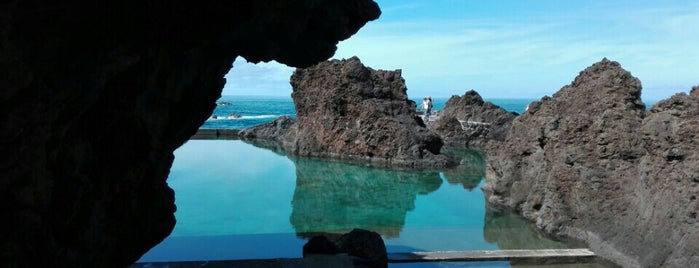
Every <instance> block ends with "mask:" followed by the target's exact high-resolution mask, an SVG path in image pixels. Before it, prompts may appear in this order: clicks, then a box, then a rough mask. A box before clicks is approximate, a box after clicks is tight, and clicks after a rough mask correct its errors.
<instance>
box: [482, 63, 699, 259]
mask: <svg viewBox="0 0 699 268" xmlns="http://www.w3.org/2000/svg"><path fill="white" fill-rule="evenodd" d="M640 93H641V83H640V81H639V80H638V79H637V78H635V77H633V76H632V75H631V74H630V73H629V72H627V71H625V70H624V69H622V68H621V66H620V65H619V63H617V62H613V61H609V60H607V59H604V60H602V61H601V62H598V63H595V64H594V65H592V66H590V67H589V68H587V69H585V70H584V71H582V72H581V73H580V75H579V76H578V77H576V78H575V80H574V81H573V82H572V84H570V85H568V86H565V87H563V88H562V89H561V90H560V91H559V92H558V93H556V94H555V95H553V97H552V98H548V97H545V98H543V99H542V100H541V101H540V102H535V103H533V104H532V105H530V107H529V109H528V111H527V112H525V113H524V114H523V115H522V116H520V117H518V118H517V119H516V120H515V121H514V122H513V124H512V128H511V129H510V131H509V133H508V135H507V137H506V139H505V141H504V142H503V143H501V144H499V145H496V146H493V147H491V148H489V150H488V155H487V161H486V162H487V165H488V166H487V170H486V185H485V186H484V187H483V190H484V191H485V193H486V195H487V198H488V201H489V202H490V203H491V204H494V205H497V206H501V207H508V208H514V209H516V210H518V211H520V212H521V213H522V215H524V216H525V217H526V218H528V219H530V220H532V221H535V222H536V225H537V226H538V227H539V228H541V229H543V230H545V231H546V232H548V233H551V234H554V235H562V236H569V237H573V238H577V239H581V240H584V241H586V242H587V243H589V244H590V247H591V248H592V249H593V250H594V251H595V252H596V253H598V254H600V255H602V256H604V257H606V258H609V259H611V260H614V261H615V262H617V263H618V264H621V265H623V266H628V267H639V266H642V267H661V266H667V267H691V266H692V265H693V264H696V263H699V224H697V211H698V209H699V203H698V202H699V201H697V196H699V89H698V88H696V87H695V88H694V89H692V92H691V94H690V95H686V94H678V95H676V96H673V97H672V98H670V99H669V100H665V101H662V102H660V103H658V104H656V105H655V106H654V107H653V108H652V109H650V111H648V112H646V110H645V105H644V104H643V103H642V102H641V100H640Z"/></svg>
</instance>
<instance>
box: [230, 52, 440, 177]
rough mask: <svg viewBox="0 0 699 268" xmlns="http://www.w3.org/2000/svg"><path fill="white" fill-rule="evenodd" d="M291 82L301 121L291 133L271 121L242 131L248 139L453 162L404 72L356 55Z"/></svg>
mask: <svg viewBox="0 0 699 268" xmlns="http://www.w3.org/2000/svg"><path fill="white" fill-rule="evenodd" d="M291 85H292V87H293V93H292V94H291V96H292V98H293V99H294V105H295V107H296V122H294V123H293V124H291V125H290V126H289V127H288V129H287V130H286V131H281V129H282V128H281V127H280V126H281V125H279V123H278V122H271V123H269V124H266V125H264V126H260V127H256V128H254V129H249V130H243V131H241V136H242V137H258V138H259V137H269V135H266V134H265V133H276V134H281V135H279V136H277V137H274V139H275V140H277V141H279V142H280V143H281V144H282V146H283V147H284V148H285V149H286V150H287V151H288V152H289V153H291V154H295V155H300V156H311V157H327V158H337V159H346V160H351V161H361V162H364V163H371V164H373V165H377V166H392V167H408V168H435V167H446V166H449V165H452V164H453V163H452V161H450V159H449V158H448V157H446V156H444V155H441V154H440V149H441V147H442V140H441V139H440V137H439V136H438V135H436V134H434V133H432V132H430V131H429V130H428V129H427V128H426V127H425V125H424V123H422V120H421V119H419V117H418V116H417V115H416V113H415V103H414V102H413V101H411V100H409V99H408V96H407V94H406V90H407V89H406V87H405V81H404V80H403V78H402V77H401V72H400V70H396V71H384V70H373V69H371V68H368V67H365V66H364V65H363V64H362V63H361V62H360V61H359V59H358V58H357V57H353V58H350V59H346V60H332V61H327V62H322V63H319V64H317V65H314V66H312V67H309V68H305V69H297V70H296V71H295V72H294V74H293V75H292V76H291ZM270 128H271V129H274V130H270ZM277 130H280V131H277Z"/></svg>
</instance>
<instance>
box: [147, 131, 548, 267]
mask: <svg viewBox="0 0 699 268" xmlns="http://www.w3.org/2000/svg"><path fill="white" fill-rule="evenodd" d="M251 144H252V145H251ZM260 148H264V149H260ZM444 152H445V153H446V154H449V155H452V156H454V157H457V158H459V159H460V160H461V161H460V162H461V165H460V166H458V167H456V168H455V169H451V170H444V171H442V172H439V171H423V172H416V171H395V170H388V169H377V168H371V167H365V166H361V165H352V164H346V163H339V162H330V161H323V160H317V159H308V158H296V157H291V156H286V155H285V153H284V151H283V150H282V149H281V148H279V147H278V146H276V144H274V143H268V144H262V143H254V144H253V143H250V142H241V141H239V140H211V141H208V140H206V141H205V140H192V141H189V142H188V143H187V144H185V145H184V146H182V147H181V148H180V149H178V150H177V151H176V152H175V163H174V164H173V167H172V169H171V171H170V177H169V178H168V184H169V185H170V186H171V187H172V188H173V189H174V190H175V194H176V205H177V212H176V215H175V216H176V217H177V225H176V226H175V229H174V230H173V232H172V234H171V235H170V236H169V237H168V238H166V239H165V240H164V241H163V242H162V243H161V244H159V245H158V246H157V247H155V248H153V249H152V250H151V251H150V252H149V253H147V254H145V255H144V256H143V257H142V259H141V261H174V260H180V261H187V260H222V259H250V258H280V257H284V258H294V257H300V254H301V250H300V249H301V247H302V246H303V243H304V242H305V238H307V237H309V236H312V235H313V234H315V233H325V234H328V233H344V232H347V231H349V230H351V229H352V228H364V229H369V230H373V231H377V232H379V233H381V234H382V235H383V236H384V239H385V240H384V241H385V243H386V246H387V248H388V250H389V252H406V251H443V250H481V249H498V248H502V249H506V248H513V249H514V248H549V247H556V246H557V245H556V244H553V245H552V244H548V243H551V241H549V240H548V239H546V238H544V237H542V236H540V235H538V234H537V233H536V232H534V229H532V228H531V226H530V224H529V223H526V222H524V221H522V220H521V218H519V217H518V216H517V215H515V214H513V213H510V212H496V211H491V210H486V204H485V197H484V196H483V193H482V192H481V191H480V189H479V188H478V187H479V186H480V185H482V184H483V181H482V178H483V176H482V174H483V168H484V164H483V157H482V155H481V154H480V153H478V152H474V151H469V150H448V149H447V150H445V151H444ZM444 181H446V182H448V183H443V182H444ZM465 189H466V190H465Z"/></svg>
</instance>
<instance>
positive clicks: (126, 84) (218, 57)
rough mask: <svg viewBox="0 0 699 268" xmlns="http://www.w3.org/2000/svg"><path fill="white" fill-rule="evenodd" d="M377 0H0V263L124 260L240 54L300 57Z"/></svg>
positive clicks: (116, 263) (156, 212) (142, 244)
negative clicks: (175, 155)
mask: <svg viewBox="0 0 699 268" xmlns="http://www.w3.org/2000/svg"><path fill="white" fill-rule="evenodd" d="M379 13H380V11H379V9H378V7H377V5H376V3H374V2H373V1H370V0H351V1H346V0H342V1H332V0H317V1H304V2H295V1H278V0H264V1H260V0H255V1H219V2H216V3H197V4H192V2H190V1H149V2H148V3H147V4H144V3H141V2H135V1H112V2H104V3H103V2H84V1H61V2H54V1H43V0H38V1H31V2H27V1H7V2H5V3H3V4H0V28H2V31H0V50H1V53H0V69H2V70H3V78H2V79H0V88H1V89H2V90H0V156H1V157H2V159H0V163H2V164H0V173H2V174H3V175H2V178H1V179H0V189H2V190H1V191H2V192H0V203H2V204H3V209H2V212H0V213H2V216H1V218H2V219H3V225H4V226H5V227H4V228H3V229H2V235H1V236H2V238H3V239H2V241H1V242H0V251H2V259H1V260H0V261H1V262H2V265H1V266H3V267H124V266H126V265H128V264H129V263H132V262H134V261H135V260H137V259H138V258H139V257H140V256H141V254H143V253H144V252H146V251H147V250H148V249H149V248H151V247H152V246H154V245H156V244H157V243H159V242H160V241H161V240H162V239H163V238H164V237H166V236H167V235H168V234H169V233H170V231H171V230H172V228H173V226H174V224H175V218H174V216H173V212H174V211H175V205H174V195H173V192H172V190H171V189H170V188H169V187H168V186H167V183H166V178H167V175H168V172H169V168H170V166H171V164H172V161H173V154H172V152H173V151H174V150H175V148H177V147H179V146H180V145H181V144H182V143H184V142H185V141H186V140H187V139H188V138H189V137H190V136H191V135H192V134H194V133H195V132H196V131H197V128H198V127H199V126H200V125H201V124H202V123H203V122H204V121H205V120H206V118H207V117H208V116H209V115H210V114H211V112H212V111H213V109H214V107H215V105H216V100H217V99H218V98H219V97H220V93H221V89H222V87H223V84H224V83H225V80H224V78H223V76H224V75H225V74H226V73H227V72H228V71H229V69H230V68H231V64H232V62H233V60H234V59H235V58H236V57H237V56H243V57H245V58H246V59H248V60H249V61H252V62H260V61H270V60H277V61H279V62H282V63H285V64H289V65H292V66H296V67H306V66H308V65H311V64H314V63H316V62H318V61H322V60H325V59H327V58H328V57H330V56H331V55H332V54H333V53H334V51H335V49H336V44H337V42H338V41H339V40H343V39H345V38H348V37H349V36H350V35H352V34H353V33H355V32H356V31H357V30H358V29H359V28H360V27H361V26H363V25H364V24H365V23H366V22H367V21H369V20H372V19H375V18H377V17H378V15H379Z"/></svg>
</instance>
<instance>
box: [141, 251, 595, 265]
mask: <svg viewBox="0 0 699 268" xmlns="http://www.w3.org/2000/svg"><path fill="white" fill-rule="evenodd" d="M595 260H596V255H595V253H594V252H592V251H590V250H589V249H586V248H578V249H538V250H472V251H435V252H406V253H388V262H389V263H419V262H488V261H510V262H512V263H523V264H555V263H588V262H594V261H595ZM194 267H197V268H223V267H261V268H297V267H298V268H301V267H308V268H314V267H332V268H343V267H355V266H354V265H353V259H352V257H350V256H347V255H345V254H338V255H313V256H310V257H307V258H291V259H265V260H230V261H192V262H153V263H136V264H133V265H131V266H129V268H194Z"/></svg>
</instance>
